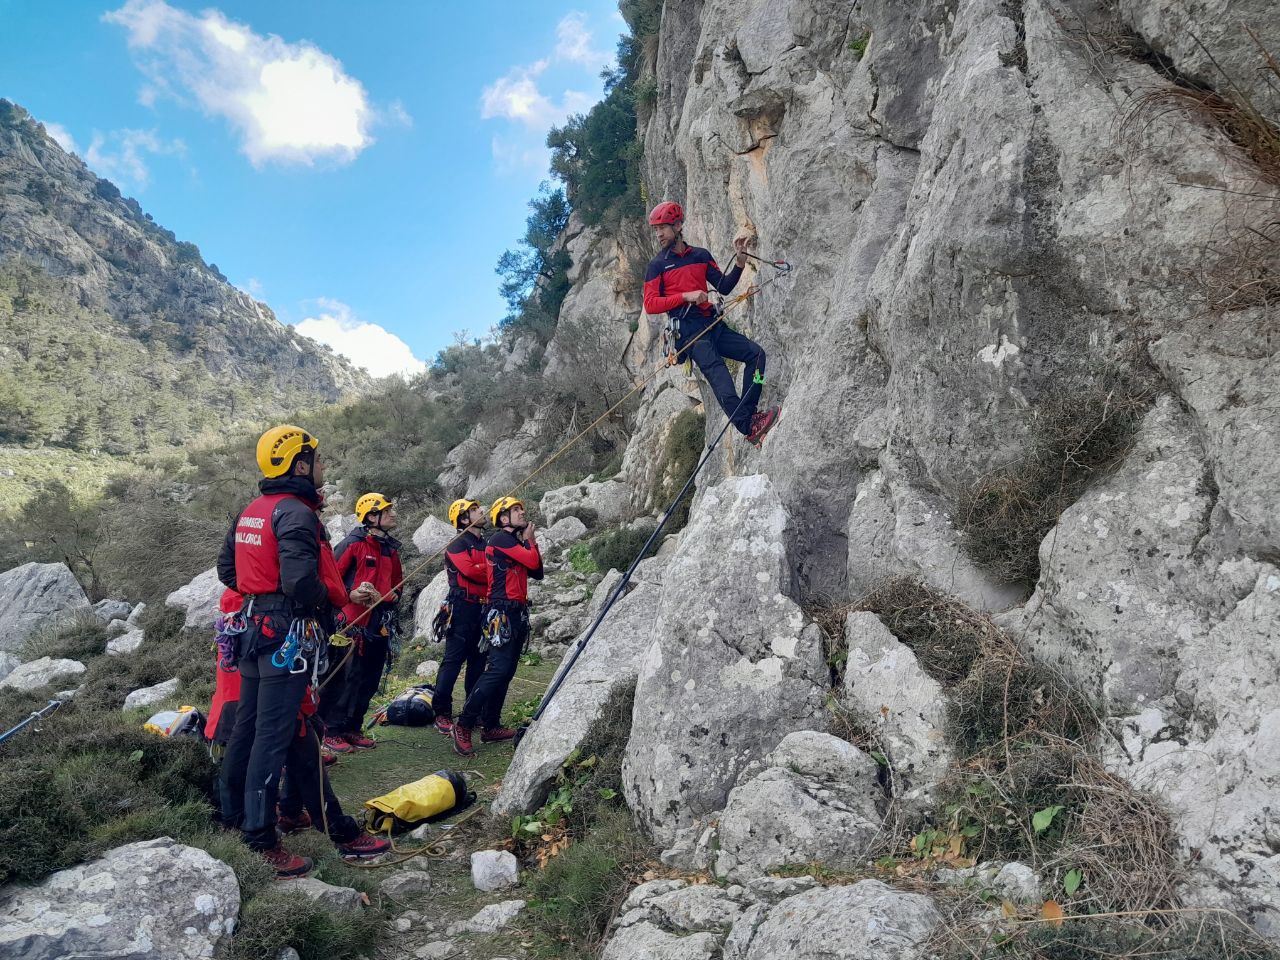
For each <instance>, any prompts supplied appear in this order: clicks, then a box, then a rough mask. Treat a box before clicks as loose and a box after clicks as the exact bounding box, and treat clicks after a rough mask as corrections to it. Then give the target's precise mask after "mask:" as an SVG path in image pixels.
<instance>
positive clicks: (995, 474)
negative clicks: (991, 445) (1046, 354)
mask: <svg viewBox="0 0 1280 960" xmlns="http://www.w3.org/2000/svg"><path fill="white" fill-rule="evenodd" d="M1151 398H1152V394H1151V391H1150V390H1149V389H1147V388H1146V387H1145V386H1144V385H1143V384H1142V383H1141V382H1140V381H1139V379H1138V378H1137V377H1136V376H1135V375H1133V374H1132V373H1129V372H1127V371H1124V370H1121V369H1119V368H1115V369H1108V370H1107V371H1104V372H1103V373H1102V374H1101V375H1099V376H1096V377H1094V378H1092V379H1090V380H1089V381H1088V382H1086V383H1084V384H1082V385H1079V386H1077V385H1075V384H1070V385H1068V384H1060V385H1059V386H1058V387H1057V388H1056V389H1055V392H1054V393H1053V394H1052V395H1051V396H1049V397H1047V398H1045V399H1044V400H1043V401H1042V402H1041V403H1040V404H1039V406H1038V408H1037V412H1036V421H1035V424H1034V427H1033V431H1034V432H1033V436H1032V438H1031V440H1030V441H1029V443H1028V444H1027V446H1026V450H1025V452H1024V453H1023V455H1022V456H1021V457H1019V458H1018V459H1017V460H1015V461H1013V462H1012V463H1008V464H1005V465H1004V466H1002V467H1000V468H999V469H997V470H994V471H992V472H991V473H989V474H987V475H986V476H984V477H982V478H981V479H979V480H978V481H977V482H976V483H974V484H973V485H972V486H970V487H969V488H968V489H966V490H963V491H961V492H960V494H959V496H958V498H957V499H958V504H957V510H956V518H955V519H956V525H957V527H958V528H959V530H960V532H961V534H962V535H963V538H964V545H965V549H966V551H967V552H968V553H969V555H970V556H971V557H972V558H973V560H974V561H975V562H976V563H978V564H980V565H981V566H982V567H983V568H984V569H986V570H989V571H990V572H991V573H992V574H994V575H995V576H997V577H999V578H1000V579H1001V580H1003V581H1005V582H1008V583H1023V584H1031V583H1034V582H1035V580H1036V578H1037V577H1038V576H1039V573H1040V556H1039V552H1040V542H1041V541H1042V540H1043V539H1044V537H1045V535H1046V534H1047V533H1048V532H1049V531H1050V530H1052V529H1053V526H1054V524H1055V523H1057V521H1058V517H1060V516H1061V515H1062V511H1063V510H1065V509H1066V508H1067V507H1068V506H1070V505H1071V504H1072V503H1073V502H1075V500H1076V499H1078V498H1079V496H1080V494H1081V493H1083V492H1084V490H1085V488H1086V487H1088V486H1089V485H1090V484H1091V483H1093V482H1094V481H1095V480H1096V479H1097V478H1098V477H1099V476H1101V475H1102V474H1104V473H1105V472H1106V471H1107V470H1108V469H1109V468H1111V467H1113V466H1114V465H1115V464H1117V463H1119V462H1120V460H1121V459H1123V457H1124V455H1125V454H1126V453H1128V451H1129V449H1130V447H1131V445H1132V442H1133V438H1134V435H1135V433H1136V431H1137V427H1138V423H1139V421H1140V420H1141V418H1142V415H1143V413H1144V412H1145V411H1146V410H1147V408H1148V407H1149V406H1150V403H1151Z"/></svg>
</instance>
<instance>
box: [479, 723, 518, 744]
mask: <svg viewBox="0 0 1280 960" xmlns="http://www.w3.org/2000/svg"><path fill="white" fill-rule="evenodd" d="M515 738H516V732H515V731H514V730H512V729H511V728H510V727H485V728H484V729H483V730H481V731H480V742H481V743H506V742H507V741H508V740H514V739H515Z"/></svg>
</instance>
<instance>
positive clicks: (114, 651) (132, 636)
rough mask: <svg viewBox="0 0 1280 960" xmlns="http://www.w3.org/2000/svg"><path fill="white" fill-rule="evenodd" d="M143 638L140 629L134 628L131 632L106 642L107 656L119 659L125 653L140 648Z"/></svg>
mask: <svg viewBox="0 0 1280 960" xmlns="http://www.w3.org/2000/svg"><path fill="white" fill-rule="evenodd" d="M143 637H144V632H143V631H142V629H141V628H138V627H135V628H134V629H132V630H129V631H126V632H125V633H122V634H120V636H118V637H115V638H113V639H111V640H108V641H107V656H109V657H119V656H122V655H124V654H126V653H133V652H134V651H135V650H137V649H138V648H139V647H140V646H142V641H143Z"/></svg>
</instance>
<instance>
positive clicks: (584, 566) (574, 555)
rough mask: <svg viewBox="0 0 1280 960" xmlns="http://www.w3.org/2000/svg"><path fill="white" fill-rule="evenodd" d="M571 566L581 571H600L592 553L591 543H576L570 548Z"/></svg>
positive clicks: (589, 572) (588, 572)
mask: <svg viewBox="0 0 1280 960" xmlns="http://www.w3.org/2000/svg"><path fill="white" fill-rule="evenodd" d="M569 566H571V567H573V569H575V570H577V571H578V572H579V573H587V574H591V573H599V571H600V567H599V565H598V564H597V563H596V559H595V557H593V556H592V555H591V545H590V544H587V543H575V544H574V545H573V546H572V547H570V548H569Z"/></svg>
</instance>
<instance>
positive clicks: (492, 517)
mask: <svg viewBox="0 0 1280 960" xmlns="http://www.w3.org/2000/svg"><path fill="white" fill-rule="evenodd" d="M523 506H524V502H523V501H522V500H517V499H516V498H515V497H499V498H498V499H497V500H495V501H493V506H492V507H490V508H489V522H490V523H491V524H493V525H494V526H495V527H496V526H497V525H498V514H500V513H505V512H506V511H508V510H510V509H511V508H512V507H523Z"/></svg>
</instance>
